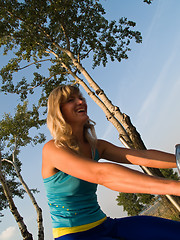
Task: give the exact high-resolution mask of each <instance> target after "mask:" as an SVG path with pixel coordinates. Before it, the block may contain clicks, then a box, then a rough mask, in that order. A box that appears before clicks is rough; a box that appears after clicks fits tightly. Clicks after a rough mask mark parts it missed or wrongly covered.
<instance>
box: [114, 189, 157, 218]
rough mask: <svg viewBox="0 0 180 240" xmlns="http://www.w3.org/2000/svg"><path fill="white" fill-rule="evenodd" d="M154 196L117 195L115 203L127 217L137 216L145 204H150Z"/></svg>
mask: <svg viewBox="0 0 180 240" xmlns="http://www.w3.org/2000/svg"><path fill="white" fill-rule="evenodd" d="M154 198H155V196H154V195H150V194H140V193H139V194H135V193H119V195H118V196H117V199H116V200H117V202H118V205H119V206H123V210H124V211H126V212H127V214H128V215H129V216H135V215H138V214H139V213H140V212H141V211H142V210H143V209H144V207H145V205H146V204H148V205H149V204H151V203H152V202H153V200H154Z"/></svg>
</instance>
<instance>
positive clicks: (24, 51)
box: [0, 0, 180, 209]
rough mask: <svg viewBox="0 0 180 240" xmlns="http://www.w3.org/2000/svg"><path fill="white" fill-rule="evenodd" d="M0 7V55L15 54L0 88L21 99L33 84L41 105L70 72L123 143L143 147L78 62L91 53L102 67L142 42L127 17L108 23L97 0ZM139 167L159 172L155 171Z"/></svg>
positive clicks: (29, 0) (10, 1)
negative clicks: (45, 68) (27, 73)
mask: <svg viewBox="0 0 180 240" xmlns="http://www.w3.org/2000/svg"><path fill="white" fill-rule="evenodd" d="M144 2H146V3H148V4H150V3H151V1H147V0H144ZM0 7H1V10H0V16H1V23H0V30H1V33H0V38H1V43H0V44H1V45H0V46H1V47H4V54H7V52H8V51H9V50H10V51H11V50H13V51H14V55H15V57H14V58H12V59H11V60H10V61H9V63H8V64H7V65H6V66H5V67H3V68H2V69H1V77H2V87H1V90H2V91H4V92H11V93H17V94H20V97H21V99H22V100H23V99H25V98H26V97H27V95H28V93H29V94H33V93H34V91H35V89H36V88H37V87H38V89H41V96H40V98H39V102H38V107H40V106H42V107H44V106H46V101H47V96H48V95H49V93H50V91H51V90H52V88H54V87H55V86H57V85H59V84H60V83H62V82H65V81H66V82H67V81H68V76H69V75H71V76H72V77H73V79H74V81H75V82H76V83H78V84H80V85H81V86H82V87H83V88H84V89H85V90H86V92H87V93H88V94H89V95H90V97H91V98H92V99H93V100H94V101H95V102H96V103H97V104H98V105H99V106H100V107H101V108H102V109H103V111H104V112H105V114H106V117H107V119H108V120H109V121H110V122H111V123H112V124H113V125H114V126H115V127H116V129H117V130H118V132H119V139H120V140H121V142H122V143H123V144H124V145H125V146H127V147H130V148H136V149H145V148H146V147H145V145H144V143H143V141H142V140H141V137H140V135H139V133H138V132H137V131H136V128H135V127H134V126H133V125H132V123H131V121H130V118H129V117H128V116H127V115H126V114H124V113H122V112H121V111H120V109H119V108H118V107H117V106H114V105H113V104H112V103H111V101H110V100H109V99H108V98H107V96H106V95H105V93H104V91H103V90H102V89H101V88H100V87H99V86H98V85H97V84H96V82H95V81H94V80H93V79H92V77H91V76H90V75H89V73H88V72H87V70H86V69H85V68H84V67H83V65H82V63H83V60H85V59H87V58H88V57H92V63H93V64H92V67H93V68H95V67H97V66H99V65H100V64H102V65H103V66H106V64H107V62H108V61H109V60H111V61H115V60H117V61H119V62H120V61H121V60H122V59H127V58H128V56H127V53H128V51H130V43H131V41H132V40H135V42H137V43H141V42H142V37H141V34H140V32H138V31H133V30H132V29H133V28H134V27H135V25H136V24H135V23H134V22H132V21H129V20H128V19H127V18H121V19H120V20H119V22H116V21H108V20H107V19H105V17H104V15H105V10H104V9H103V7H102V5H101V4H100V3H99V1H98V0H84V1H75V0H61V1H54V0H46V1H44V0H39V1H36V0H26V1H24V2H22V1H17V0H7V1H5V0H4V1H1V4H0ZM25 62H27V64H26V65H25ZM47 62H50V67H49V73H48V76H44V75H43V74H41V72H40V68H41V66H42V64H45V63H47ZM30 66H31V67H32V66H34V67H35V68H36V69H39V70H38V72H34V79H33V81H31V82H29V81H28V80H27V79H26V78H24V77H23V78H22V80H20V81H18V82H17V83H16V81H13V76H14V75H15V73H17V72H19V71H21V70H23V69H25V68H27V67H30ZM82 78H84V79H85V80H86V81H87V82H88V84H87V83H85V81H84V79H82ZM143 170H144V171H145V172H147V173H150V174H156V175H161V176H162V174H161V172H160V171H158V170H155V169H147V168H143ZM169 198H170V199H171V200H172V197H169ZM179 209H180V208H179Z"/></svg>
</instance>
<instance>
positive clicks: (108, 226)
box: [55, 216, 180, 240]
mask: <svg viewBox="0 0 180 240" xmlns="http://www.w3.org/2000/svg"><path fill="white" fill-rule="evenodd" d="M118 239H119V240H178V239H180V222H178V221H172V220H168V219H164V218H158V217H152V216H134V217H125V218H118V219H111V218H107V220H106V221H104V222H103V223H102V224H100V225H99V226H97V227H95V228H92V229H90V230H87V231H84V232H79V233H72V234H67V235H65V236H62V237H59V238H55V240H118Z"/></svg>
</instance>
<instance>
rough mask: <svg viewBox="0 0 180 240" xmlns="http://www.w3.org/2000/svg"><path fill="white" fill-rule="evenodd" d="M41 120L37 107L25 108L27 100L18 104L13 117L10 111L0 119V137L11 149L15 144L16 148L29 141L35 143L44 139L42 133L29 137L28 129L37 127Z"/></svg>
mask: <svg viewBox="0 0 180 240" xmlns="http://www.w3.org/2000/svg"><path fill="white" fill-rule="evenodd" d="M42 123H43V121H42V120H40V119H39V113H38V109H37V108H36V107H35V106H34V107H33V110H32V111H28V110H27V102H24V103H23V105H20V104H18V105H17V107H16V113H15V115H14V117H12V116H11V114H10V113H8V114H7V113H6V114H4V116H3V118H2V120H1V121H0V138H1V142H2V143H6V147H7V148H9V149H10V150H11V151H13V149H14V147H15V144H16V146H17V150H18V149H19V148H20V147H24V146H26V145H27V144H29V143H32V144H37V143H42V142H43V141H44V140H45V137H44V135H43V134H39V135H35V136H34V137H31V135H30V130H31V129H32V128H33V127H34V128H36V129H39V128H40V126H41V125H42Z"/></svg>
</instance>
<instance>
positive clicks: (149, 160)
mask: <svg viewBox="0 0 180 240" xmlns="http://www.w3.org/2000/svg"><path fill="white" fill-rule="evenodd" d="M126 158H127V159H128V160H129V161H130V162H131V163H132V164H136V165H141V166H145V167H154V168H176V161H175V155H174V154H171V153H165V152H162V151H157V150H139V151H136V150H135V151H134V155H131V154H128V153H127V154H126Z"/></svg>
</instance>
